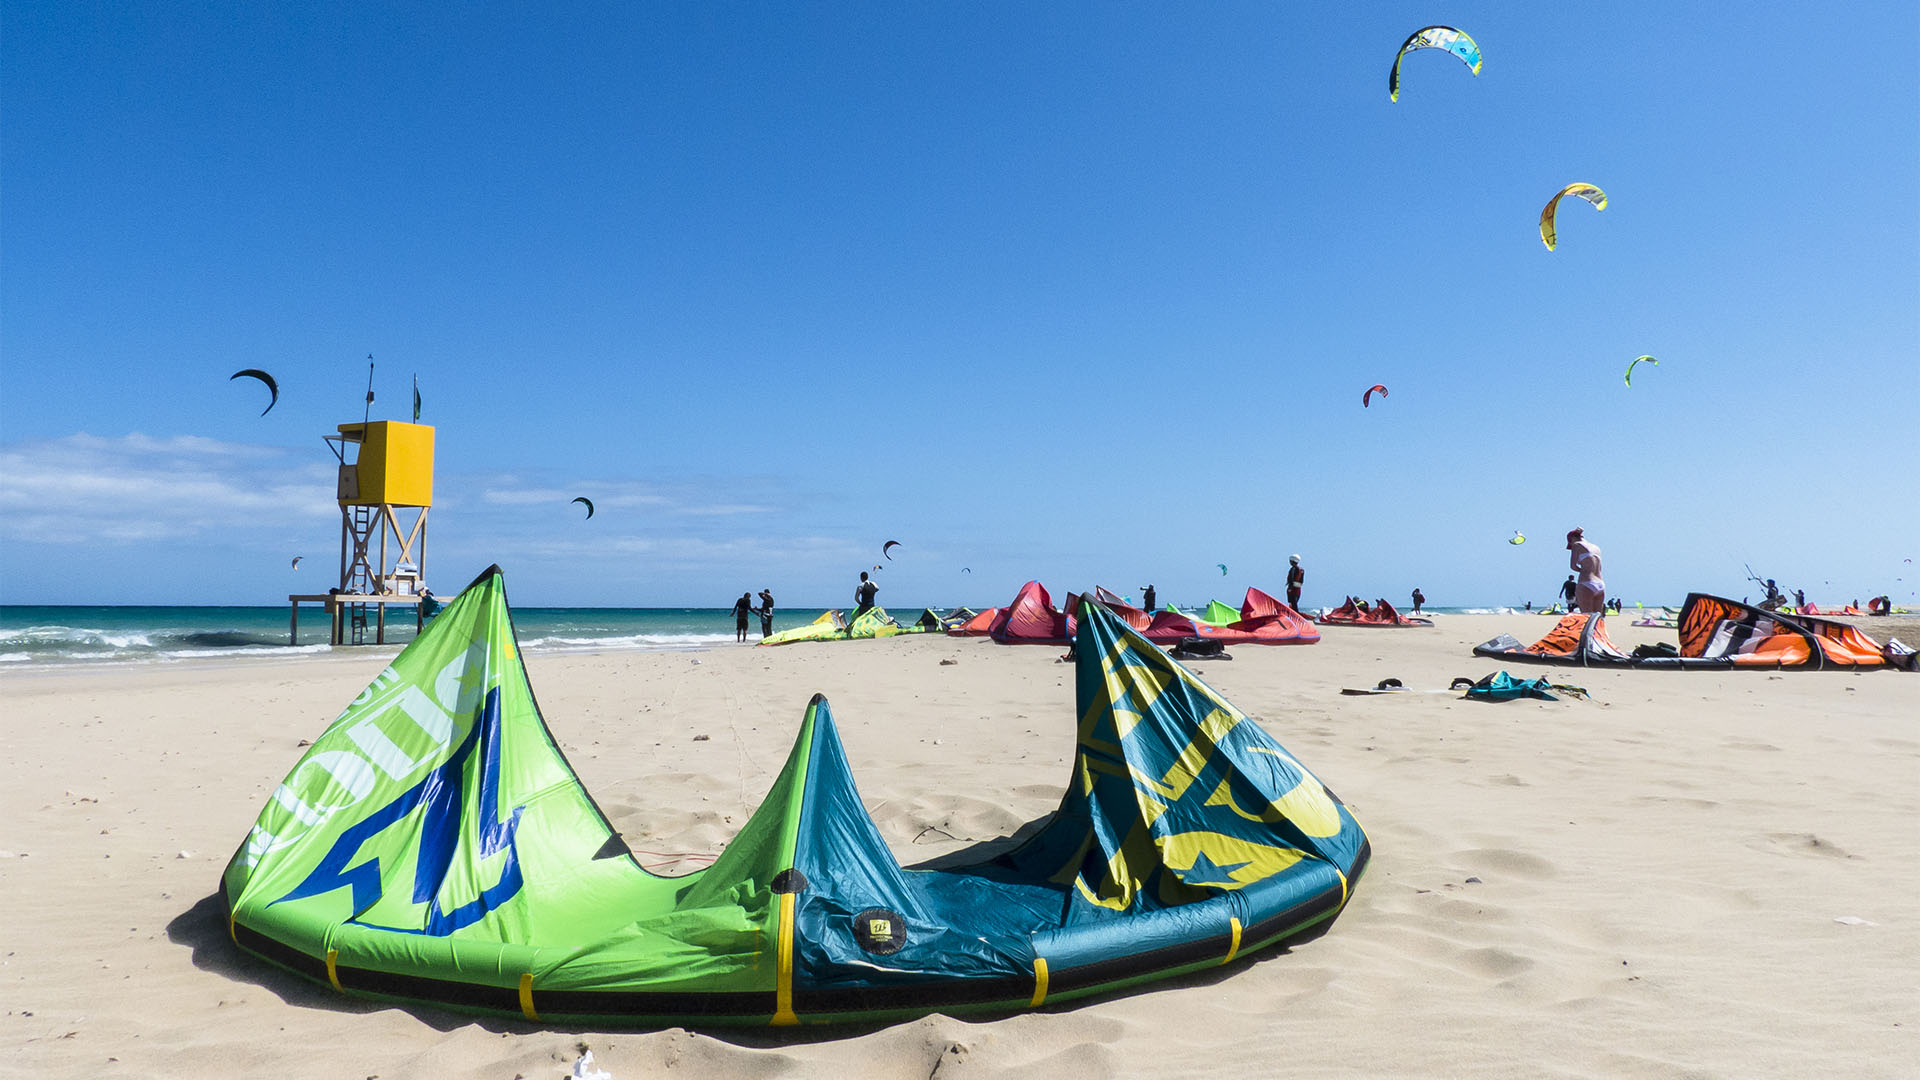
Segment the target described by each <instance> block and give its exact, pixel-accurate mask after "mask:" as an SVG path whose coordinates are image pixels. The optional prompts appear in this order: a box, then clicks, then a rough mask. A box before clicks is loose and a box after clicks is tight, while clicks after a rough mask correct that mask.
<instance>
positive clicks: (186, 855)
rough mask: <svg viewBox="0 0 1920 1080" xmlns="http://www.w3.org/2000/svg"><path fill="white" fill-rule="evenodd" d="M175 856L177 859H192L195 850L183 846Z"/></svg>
mask: <svg viewBox="0 0 1920 1080" xmlns="http://www.w3.org/2000/svg"><path fill="white" fill-rule="evenodd" d="M174 858H176V859H191V858H193V852H191V851H188V850H186V849H185V848H182V849H181V850H180V852H179V853H178V854H176V855H175V856H174Z"/></svg>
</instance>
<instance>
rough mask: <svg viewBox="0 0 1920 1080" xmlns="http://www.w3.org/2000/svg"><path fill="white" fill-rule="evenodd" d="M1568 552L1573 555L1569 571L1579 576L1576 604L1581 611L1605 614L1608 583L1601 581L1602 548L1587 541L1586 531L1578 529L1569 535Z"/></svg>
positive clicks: (1568, 562)
mask: <svg viewBox="0 0 1920 1080" xmlns="http://www.w3.org/2000/svg"><path fill="white" fill-rule="evenodd" d="M1567 550H1568V551H1569V552H1571V553H1572V554H1571V555H1569V556H1568V559H1567V569H1569V570H1572V571H1573V572H1574V573H1575V574H1576V575H1577V576H1578V578H1577V580H1576V581H1575V583H1574V590H1573V596H1574V603H1576V604H1578V605H1580V610H1581V611H1591V612H1595V613H1597V614H1605V613H1606V610H1607V583H1606V582H1605V581H1602V580H1601V579H1600V547H1599V545H1597V544H1595V543H1593V542H1592V541H1591V540H1588V539H1587V536H1586V530H1584V529H1579V528H1576V529H1574V530H1573V531H1572V532H1570V533H1568V534H1567Z"/></svg>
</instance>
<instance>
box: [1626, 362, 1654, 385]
mask: <svg viewBox="0 0 1920 1080" xmlns="http://www.w3.org/2000/svg"><path fill="white" fill-rule="evenodd" d="M1642 360H1645V361H1646V362H1647V363H1649V364H1652V365H1653V366H1654V367H1659V366H1660V361H1658V360H1655V359H1654V358H1653V357H1651V356H1636V357H1634V358H1633V363H1631V364H1628V365H1627V385H1628V386H1632V385H1633V369H1634V368H1635V367H1636V366H1638V365H1639V363H1640V361H1642Z"/></svg>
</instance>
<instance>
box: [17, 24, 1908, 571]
mask: <svg viewBox="0 0 1920 1080" xmlns="http://www.w3.org/2000/svg"><path fill="white" fill-rule="evenodd" d="M1352 7H1353V5H1331V4H1329V5H1279V4H1271V3H1269V4H1208V5H1198V6H1168V5H1165V4H1146V3H1130V4H1106V3H1102V4H1084V5H1081V4H1048V5H1031V4H1014V3H985V4H947V5H934V4H909V5H903V4H894V3H871V4H859V3H842V4H833V5H775V4H714V3H684V4H618V5H616V4H603V5H577V6H572V7H571V9H570V10H569V11H568V12H567V13H565V14H558V15H555V14H550V13H546V12H542V11H537V10H534V9H531V8H529V7H528V6H526V5H508V4H474V5H462V6H460V7H459V8H457V9H435V8H428V9H422V8H420V7H419V6H418V5H384V4H351V5H349V4H335V5H320V6H318V7H317V8H311V7H295V6H291V5H256V4H230V5H174V4H148V5H127V6H123V5H94V4H64V5H42V4H25V3H17V2H14V0H5V2H4V3H0V601H3V602H8V603H51V602H71V603H273V602H277V601H279V600H281V599H283V598H284V596H285V595H286V593H288V592H289V591H303V592H304V591H320V590H322V589H324V588H325V586H326V585H328V584H331V582H330V581H329V580H327V577H326V575H327V574H328V573H330V572H331V568H332V567H333V565H334V563H335V561H336V559H337V547H338V512H337V510H336V509H335V507H334V504H333V502H332V482H331V476H332V460H333V459H332V457H331V456H330V455H329V453H328V452H327V450H326V448H325V447H324V446H323V445H322V443H321V441H320V437H321V436H322V435H323V434H326V433H329V432H331V431H332V430H333V427H334V425H336V424H339V423H344V422H348V421H352V420H357V419H358V418H359V417H360V415H361V410H362V408H363V403H362V400H361V399H362V397H363V394H364V389H365V384H366V379H367V366H366V356H367V354H369V353H372V354H373V355H374V357H375V361H376V369H375V382H376V387H375V389H376V391H377V393H378V395H379V397H378V401H377V402H376V404H375V405H374V416H375V418H383V417H384V418H390V419H404V418H405V416H406V413H407V406H408V387H409V384H410V380H411V379H412V378H413V377H414V376H416V375H417V376H418V378H419V380H420V386H421V392H422V395H423V398H424V404H425V410H424V414H423V417H422V419H423V421H424V422H427V423H431V424H433V425H435V426H436V428H437V432H438V462H439V471H438V477H437V487H438V490H437V505H436V507H435V509H434V511H433V516H432V519H431V525H430V527H429V533H430V546H429V556H428V569H429V579H430V581H431V582H432V583H433V584H434V585H435V586H436V587H437V588H439V589H441V590H442V591H446V590H450V589H451V588H455V587H457V586H458V585H460V584H464V582H465V581H466V580H468V579H469V578H470V577H471V576H472V575H473V574H474V573H477V572H478V571H479V570H481V569H483V568H484V567H485V566H486V565H487V564H489V563H493V562H498V563H499V564H501V565H502V566H503V567H504V568H506V570H507V572H508V580H509V582H510V584H511V587H512V588H513V592H514V599H515V601H516V603H520V604H534V605H577V604H604V605H611V606H629V605H636V606H645V605H683V604H686V605H709V604H711V605H725V604H726V603H728V602H730V599H731V598H732V597H733V596H737V595H738V594H739V593H740V592H741V591H742V590H743V589H747V588H752V589H753V590H755V591H757V590H758V589H760V588H761V587H763V586H771V587H772V588H773V590H774V592H775V593H776V594H777V595H779V596H780V597H781V599H782V601H783V602H784V603H787V604H790V605H824V604H828V603H834V604H838V603H843V602H844V600H845V598H846V595H847V594H848V593H849V592H850V590H851V586H852V582H853V580H854V578H855V576H856V575H857V573H858V572H859V571H860V570H862V569H866V568H868V567H870V566H871V565H873V564H874V563H876V562H881V561H882V560H881V559H880V558H879V549H880V545H881V544H882V542H883V541H885V540H888V539H898V540H900V541H902V544H903V547H902V548H900V549H896V551H895V553H894V554H895V561H894V562H892V563H890V564H887V569H886V570H885V572H884V573H883V574H881V575H880V581H881V583H882V588H883V591H882V594H881V599H882V602H883V603H891V604H893V605H894V606H899V607H908V606H917V605H919V604H922V603H932V604H945V603H960V602H965V603H970V604H974V605H976V606H979V605H984V604H990V603H998V602H1001V601H1003V600H1005V599H1006V598H1008V597H1010V596H1011V595H1012V593H1013V591H1014V589H1015V588H1016V587H1017V586H1018V585H1019V584H1020V583H1021V582H1022V581H1024V580H1026V579H1028V578H1030V577H1038V578H1040V579H1041V580H1043V581H1045V582H1046V583H1047V584H1048V585H1049V587H1051V588H1054V589H1055V590H1056V591H1059V590H1064V589H1068V588H1076V587H1083V586H1090V585H1092V584H1094V583H1102V584H1106V585H1109V586H1113V587H1116V588H1119V589H1121V590H1122V591H1129V592H1131V591H1133V590H1135V589H1137V588H1138V586H1140V585H1143V584H1145V583H1146V582H1148V581H1153V582H1155V583H1156V584H1158V585H1159V587H1160V594H1161V596H1163V597H1166V598H1168V599H1173V600H1177V601H1204V600H1205V599H1207V598H1208V597H1210V596H1219V597H1222V598H1225V599H1229V600H1234V599H1237V598H1238V596H1239V595H1240V593H1241V592H1242V591H1243V590H1244V588H1245V587H1246V586H1247V585H1249V584H1252V585H1258V586H1263V587H1266V588H1268V589H1270V590H1273V591H1276V592H1277V591H1278V587H1279V584H1280V582H1281V580H1282V577H1283V575H1284V572H1285V566H1286V556H1287V555H1288V554H1289V553H1293V552H1299V553H1301V554H1302V555H1303V556H1304V559H1305V562H1306V565H1307V567H1308V572H1309V578H1308V585H1309V588H1308V595H1307V600H1308V602H1309V603H1318V602H1337V601H1338V599H1339V596H1340V595H1341V594H1344V593H1347V592H1354V593H1360V594H1363V595H1366V596H1376V595H1385V596H1388V597H1389V598H1393V599H1396V600H1397V599H1398V598H1400V597H1403V596H1404V595H1405V594H1406V593H1407V591H1408V590H1409V589H1410V588H1412V587H1413V586H1415V585H1419V586H1421V587H1422V588H1423V589H1424V590H1425V592H1426V594H1427V595H1428V597H1429V598H1430V600H1431V602H1433V603H1438V604H1481V603H1508V602H1516V603H1517V602H1519V601H1521V600H1523V599H1528V598H1531V599H1534V600H1536V601H1544V600H1546V599H1547V598H1549V597H1550V596H1551V595H1552V593H1553V590H1554V588H1555V586H1556V585H1557V584H1558V582H1559V581H1560V580H1561V579H1562V578H1563V577H1564V574H1565V571H1564V565H1565V552H1564V550H1563V547H1562V542H1561V536H1562V535H1563V534H1564V532H1565V531H1566V529H1568V528H1570V527H1571V526H1573V525H1575V524H1580V525H1584V526H1585V527H1586V528H1587V530H1588V533H1589V536H1590V537H1591V538H1592V539H1594V540H1595V541H1597V542H1598V543H1599V544H1600V545H1601V546H1602V547H1603V549H1604V550H1605V552H1606V557H1607V570H1608V572H1607V580H1608V582H1609V584H1610V586H1611V587H1612V592H1613V595H1615V596H1619V597H1621V598H1623V599H1625V600H1626V601H1627V602H1628V603H1632V602H1634V601H1635V600H1645V601H1648V602H1656V601H1674V600H1677V599H1679V598H1680V597H1681V596H1682V595H1684V594H1685V593H1686V592H1687V591H1688V590H1690V589H1702V590H1709V591H1725V592H1732V593H1733V594H1734V595H1741V594H1742V593H1743V592H1746V591H1750V588H1751V587H1750V586H1748V585H1746V583H1745V582H1744V581H1743V578H1744V570H1743V569H1742V564H1744V563H1750V564H1751V565H1752V566H1753V568H1754V569H1755V570H1758V571H1760V572H1761V573H1762V574H1763V575H1767V576H1774V577H1778V578H1779V579H1780V580H1781V581H1782V582H1783V583H1785V584H1787V585H1788V586H1789V587H1791V586H1794V585H1799V586H1802V587H1805V588H1806V589H1807V591H1808V594H1809V596H1810V597H1811V598H1813V599H1816V600H1850V599H1853V598H1855V597H1858V598H1861V599H1863V600H1864V599H1865V598H1866V597H1867V596H1870V595H1874V594H1877V593H1881V592H1888V593H1892V594H1893V595H1894V596H1895V597H1896V599H1902V600H1904V599H1908V598H1911V597H1913V596H1914V595H1915V593H1916V590H1920V569H1916V565H1915V564H1909V563H1905V562H1904V561H1903V560H1905V559H1909V558H1914V557H1920V509H1916V506H1920V499H1916V498H1915V492H1916V486H1915V481H1914V476H1915V466H1916V461H1920V434H1917V433H1916V430H1917V429H1916V424H1915V419H1916V416H1920V389H1917V384H1920V200H1916V199H1915V197H1914V196H1915V192H1916V191H1917V190H1920V104H1916V98H1915V96H1914V93H1913V87H1914V86H1915V85H1920V70H1917V68H1920V62H1917V61H1916V56H1920V48H1917V46H1920V13H1917V12H1916V10H1915V8H1914V7H1913V5H1912V4H1911V3H1910V2H1908V3H1895V2H1888V3H1859V4H1849V5H1839V6H1837V7H1836V8H1835V9H1834V10H1824V9H1822V10H1818V11H1814V10H1811V9H1808V8H1806V7H1805V5H1787V4H1773V5H1769V4H1764V3H1760V4H1747V5H1743V6H1742V7H1741V8H1740V12H1739V15H1738V17H1737V19H1734V20H1729V18H1728V17H1727V16H1726V12H1727V11H1728V9H1727V8H1726V7H1725V6H1724V5H1713V4H1704V3H1678V4H1676V3H1644V4H1641V3H1617V4H1611V5H1607V6H1605V7H1604V8H1600V9H1595V8H1590V7H1588V8H1580V7H1573V6H1566V7H1563V8H1559V9H1552V8H1543V7H1542V6H1540V5H1522V4H1486V3H1467V4H1453V5H1448V6H1445V7H1444V8H1433V7H1429V6H1425V5H1411V4H1403V3H1383V4H1370V5H1364V9H1365V10H1364V11H1361V12H1359V13H1355V12H1354V11H1352V10H1350V9H1351V8H1352ZM1435 22H1446V23H1450V24H1452V25H1456V26H1459V27H1462V28H1464V29H1466V30H1467V31H1468V32H1469V33H1471V34H1473V35H1474V37H1475V38H1476V39H1477V40H1478V41H1479V43H1480V46H1481V48H1482V50H1483V53H1484V56H1485V67H1484V69H1483V71H1482V72H1481V74H1480V76H1479V77H1477V78H1475V77H1473V76H1472V75H1470V74H1469V72H1468V71H1467V69H1466V68H1465V67H1464V66H1463V65H1461V64H1460V63H1459V62H1458V61H1457V60H1455V59H1453V58H1452V57H1449V56H1446V55H1444V54H1442V53H1439V52H1435V51H1428V52H1425V53H1420V54H1415V55H1413V56H1410V57H1409V58H1408V59H1407V62H1406V64H1405V66H1404V67H1403V71H1402V91H1401V95H1400V100H1399V102H1398V103H1397V104H1390V103H1389V102H1388V100H1387V94H1386V85H1385V84H1386V77H1387V71H1388V68H1389V67H1390V65H1391V62H1392V59H1393V54H1394V51H1395V49H1397V48H1398V46H1399V44H1400V42H1401V41H1402V40H1403V39H1404V38H1405V37H1406V35H1407V34H1408V33H1410V32H1411V31H1413V30H1414V29H1417V28H1418V27H1420V26H1423V25H1427V24H1429V23H1435ZM1576 180H1583V181H1588V182H1592V183H1595V184H1598V185H1600V186H1601V187H1603V188H1605V189H1606V191H1607V193H1608V195H1609V196H1610V199H1611V205H1610V206H1609V208H1608V209H1607V210H1606V211H1605V212H1604V213H1595V212H1594V211H1592V210H1591V208H1589V207H1587V206H1586V205H1585V204H1582V203H1575V204H1572V205H1564V204H1563V206H1562V208H1561V214H1560V222H1559V225H1560V227H1559V233H1560V244H1559V250H1558V251H1556V252H1552V253H1549V252H1547V251H1546V250H1545V249H1544V247H1542V245H1541V244H1540V241H1539V238H1538V234H1537V232H1536V223H1537V218H1538V215H1539V211H1540V208H1541V206H1542V205H1543V204H1544V203H1545V202H1546V200H1547V198H1548V197H1549V196H1551V195H1552V194H1553V193H1554V192H1555V191H1557V190H1559V189H1560V188H1561V187H1562V186H1564V185H1565V184H1567V183H1571V182H1573V181H1576ZM1642 353H1651V354H1653V355H1655V356H1657V357H1659V358H1660V360H1661V366H1660V367H1658V368H1649V367H1647V366H1644V365H1643V366H1642V367H1641V368H1640V370H1639V371H1638V372H1636V374H1635V384H1634V386H1633V387H1632V388H1628V387H1626V386H1625V385H1624V384H1623V382H1622V379H1621V374H1622V372H1623V371H1624V369H1625V367H1626V365H1627V363H1628V362H1629V361H1630V360H1632V358H1633V357H1635V356H1637V355H1640V354H1642ZM245 367H259V368H264V369H267V370H269V371H271V372H273V373H274V374H275V375H276V376H277V377H278V379H279V382H280V386H281V396H280V402H279V404H278V405H277V406H276V407H275V408H274V409H273V411H272V412H270V413H268V414H267V415H265V416H261V415H260V408H261V407H262V406H263V405H264V404H265V402H264V400H262V398H263V392H262V390H261V388H260V386H259V385H258V384H257V383H252V382H250V381H248V380H241V381H239V382H230V381H229V380H228V378H227V377H228V375H230V374H231V373H232V372H233V371H235V370H238V369H240V368H245ZM1376 382H1377V383H1384V384H1386V385H1387V386H1388V387H1390V388H1391V396H1390V397H1389V398H1388V399H1386V400H1385V401H1381V400H1379V399H1378V398H1377V397H1376V399H1375V401H1374V403H1373V405H1372V406H1371V407H1369V408H1365V409H1363V408H1362V407H1361V405H1360V396H1361V393H1362V391H1364V390H1365V389H1366V388H1367V387H1368V386H1370V385H1372V384H1374V383H1376ZM576 495H585V496H588V497H590V498H592V499H594V501H595V502H596V504H597V505H598V507H599V511H598V513H597V514H596V515H595V517H594V518H593V519H592V520H591V521H586V520H583V519H582V516H581V514H580V508H579V507H578V506H574V505H571V504H570V503H569V500H571V499H572V498H573V497H574V496H576ZM1516 529H1519V530H1522V531H1524V532H1525V533H1526V534H1527V535H1528V536H1529V537H1530V541H1529V543H1527V544H1526V545H1523V546H1520V547H1514V546H1511V545H1509V544H1507V543H1506V540H1507V538H1508V537H1509V536H1511V535H1512V533H1513V532H1514V530H1516ZM295 554H300V555H304V556H306V557H307V560H308V561H307V562H306V563H305V564H304V565H303V567H302V569H301V570H299V571H291V570H289V568H288V562H289V559H290V557H291V556H292V555H295ZM1218 563H1226V564H1227V566H1228V568H1229V572H1228V573H1227V574H1226V575H1224V576H1223V575H1221V574H1220V572H1219V571H1218V569H1217V568H1216V564H1218ZM962 567H966V568H969V569H970V570H971V573H962V569H961V568H962ZM1896 579H1900V580H1898V581H1896ZM1828 583H1830V584H1828Z"/></svg>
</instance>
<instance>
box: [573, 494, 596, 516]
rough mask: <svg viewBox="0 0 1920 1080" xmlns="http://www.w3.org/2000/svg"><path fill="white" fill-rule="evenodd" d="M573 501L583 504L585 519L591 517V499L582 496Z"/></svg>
mask: <svg viewBox="0 0 1920 1080" xmlns="http://www.w3.org/2000/svg"><path fill="white" fill-rule="evenodd" d="M573 501H574V502H577V503H585V504H586V506H587V517H589V518H590V517H592V516H593V500H592V499H589V498H587V497H586V496H585V495H582V496H580V497H578V498H576V499H574V500H573Z"/></svg>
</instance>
